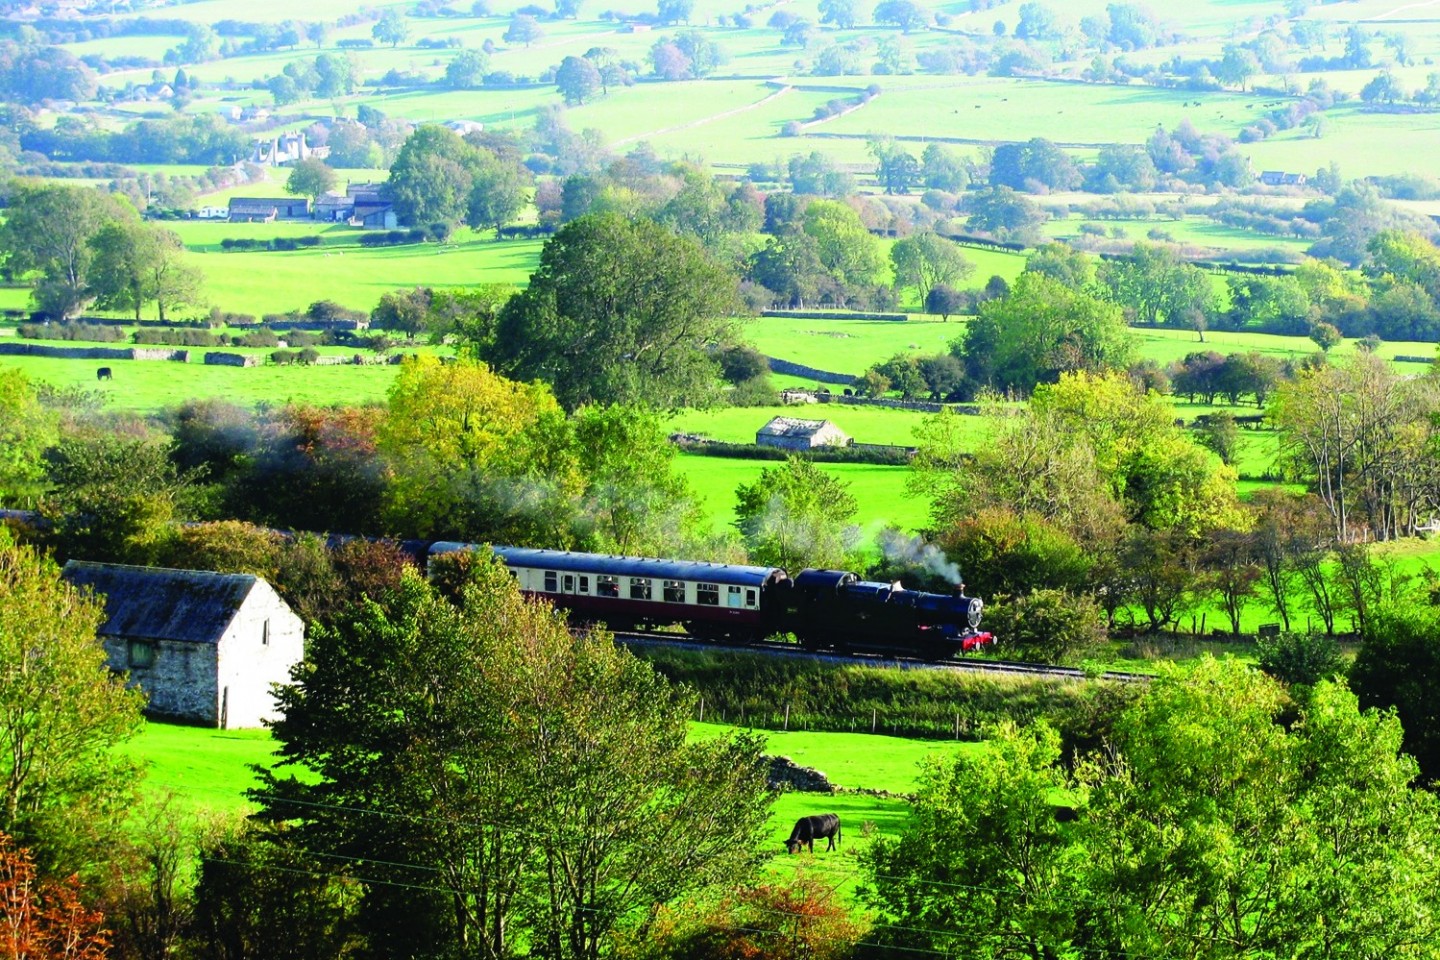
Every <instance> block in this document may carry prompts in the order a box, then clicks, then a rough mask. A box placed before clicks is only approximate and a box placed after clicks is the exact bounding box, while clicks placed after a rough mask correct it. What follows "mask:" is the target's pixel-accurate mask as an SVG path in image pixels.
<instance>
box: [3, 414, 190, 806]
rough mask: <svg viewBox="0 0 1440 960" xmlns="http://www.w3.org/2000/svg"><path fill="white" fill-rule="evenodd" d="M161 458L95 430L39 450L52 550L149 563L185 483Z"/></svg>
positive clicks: (143, 441)
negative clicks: (48, 489)
mask: <svg viewBox="0 0 1440 960" xmlns="http://www.w3.org/2000/svg"><path fill="white" fill-rule="evenodd" d="M168 453H169V450H168V446H167V445H166V444H163V443H161V442H157V441H154V440H151V439H148V438H137V437H133V436H126V435H123V434H113V435H112V434H109V433H101V432H91V433H79V434H72V435H70V436H67V437H64V438H63V439H62V440H61V441H60V443H58V444H57V445H56V446H54V447H52V448H50V449H49V450H47V451H46V453H45V459H46V474H47V479H48V480H49V482H50V485H51V492H50V493H49V494H48V495H47V496H46V498H45V500H44V501H42V503H41V505H40V509H41V513H42V515H44V516H45V517H46V518H47V519H48V520H49V522H50V523H51V527H52V529H51V536H53V537H54V539H55V543H56V546H57V547H58V549H59V551H60V553H61V554H62V555H63V556H68V557H77V556H78V557H83V558H85V559H88V560H102V561H108V562H116V563H133V564H140V565H145V564H149V563H153V562H154V559H155V557H156V555H157V554H158V552H159V551H160V549H161V547H162V545H163V543H164V541H165V539H166V538H167V537H168V536H169V533H170V529H169V527H170V522H171V521H172V520H174V519H176V518H177V515H179V514H181V512H182V502H183V499H184V495H185V491H186V489H187V488H188V486H189V485H190V483H191V481H192V479H193V478H192V477H191V476H187V475H182V474H180V473H178V472H177V471H176V469H175V467H174V465H173V464H172V463H171V462H170V458H169V456H168ZM0 829H3V826H0Z"/></svg>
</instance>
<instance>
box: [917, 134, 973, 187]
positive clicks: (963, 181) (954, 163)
mask: <svg viewBox="0 0 1440 960" xmlns="http://www.w3.org/2000/svg"><path fill="white" fill-rule="evenodd" d="M920 178H921V180H922V181H923V182H924V184H925V186H927V187H929V188H931V189H932V190H945V191H948V192H950V193H958V192H959V191H961V190H964V189H965V188H966V187H967V186H969V185H970V171H969V168H968V166H967V165H966V163H965V160H964V159H963V158H962V157H960V155H959V154H957V153H955V151H953V150H951V149H950V148H949V147H947V146H945V145H944V144H939V143H931V144H928V145H926V147H925V152H924V153H922V154H921V155H920Z"/></svg>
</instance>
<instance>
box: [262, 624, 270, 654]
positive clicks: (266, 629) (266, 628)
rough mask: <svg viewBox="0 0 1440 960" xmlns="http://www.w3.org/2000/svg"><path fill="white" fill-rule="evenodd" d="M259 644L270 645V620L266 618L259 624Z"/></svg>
mask: <svg viewBox="0 0 1440 960" xmlns="http://www.w3.org/2000/svg"><path fill="white" fill-rule="evenodd" d="M260 646H262V647H268V646H270V620H269V619H268V618H267V619H266V620H265V622H264V623H262V624H260Z"/></svg>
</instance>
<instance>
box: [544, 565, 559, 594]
mask: <svg viewBox="0 0 1440 960" xmlns="http://www.w3.org/2000/svg"><path fill="white" fill-rule="evenodd" d="M545 592H546V593H559V592H560V577H559V575H558V574H556V573H555V571H554V570H546V571H545Z"/></svg>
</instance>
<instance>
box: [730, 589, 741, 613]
mask: <svg viewBox="0 0 1440 960" xmlns="http://www.w3.org/2000/svg"><path fill="white" fill-rule="evenodd" d="M727 602H728V603H729V605H730V606H732V607H736V608H738V607H739V606H740V588H739V587H731V588H730V595H729V600H728V601H727Z"/></svg>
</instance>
